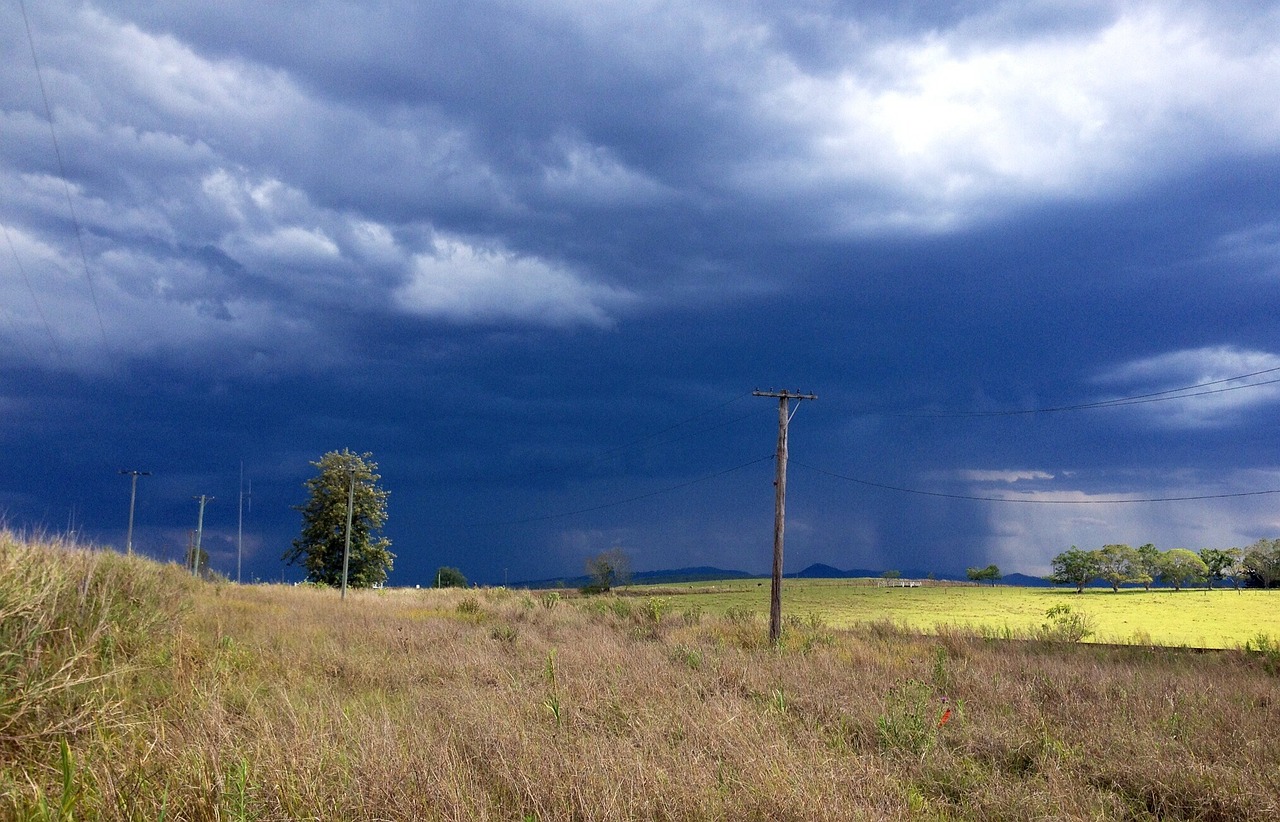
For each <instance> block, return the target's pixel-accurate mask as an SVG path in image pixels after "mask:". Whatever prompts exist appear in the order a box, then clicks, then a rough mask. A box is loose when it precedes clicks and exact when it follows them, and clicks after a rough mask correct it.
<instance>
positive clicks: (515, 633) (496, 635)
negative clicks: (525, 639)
mask: <svg viewBox="0 0 1280 822" xmlns="http://www.w3.org/2000/svg"><path fill="white" fill-rule="evenodd" d="M489 638H490V639H494V640H497V641H498V642H505V643H507V644H508V645H511V644H514V643H515V641H516V640H517V639H519V638H520V631H519V629H518V628H516V626H514V625H510V624H508V623H505V622H504V623H502V624H501V625H495V626H493V627H492V628H490V629H489Z"/></svg>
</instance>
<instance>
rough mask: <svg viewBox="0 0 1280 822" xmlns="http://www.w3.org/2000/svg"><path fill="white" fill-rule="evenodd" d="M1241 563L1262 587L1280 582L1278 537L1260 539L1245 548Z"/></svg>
mask: <svg viewBox="0 0 1280 822" xmlns="http://www.w3.org/2000/svg"><path fill="white" fill-rule="evenodd" d="M1241 564H1242V565H1243V566H1244V569H1245V570H1246V571H1248V572H1249V577H1250V578H1251V580H1253V581H1255V582H1257V584H1259V585H1261V586H1262V587H1263V588H1270V587H1272V586H1273V585H1275V584H1276V583H1277V582H1280V539H1265V538H1264V539H1260V540H1258V541H1257V542H1255V543H1254V544H1252V545H1250V546H1249V547H1248V548H1246V549H1245V554H1244V559H1243V560H1242V562H1241Z"/></svg>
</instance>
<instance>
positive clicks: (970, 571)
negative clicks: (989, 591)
mask: <svg viewBox="0 0 1280 822" xmlns="http://www.w3.org/2000/svg"><path fill="white" fill-rule="evenodd" d="M965 575H966V576H968V577H969V579H971V580H973V581H974V582H976V583H978V584H979V585H981V584H982V583H983V582H990V583H991V584H992V585H995V584H996V580H998V579H1000V577H1001V573H1000V566H998V565H988V566H987V567H986V568H967V569H965Z"/></svg>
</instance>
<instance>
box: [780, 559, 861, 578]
mask: <svg viewBox="0 0 1280 822" xmlns="http://www.w3.org/2000/svg"><path fill="white" fill-rule="evenodd" d="M783 576H785V577H787V578H788V579H860V578H862V577H878V576H880V573H879V572H878V571H867V570H864V569H861V568H854V569H852V570H849V571H841V570H840V569H839V568H833V567H832V566H830V565H824V564H822V563H821V562H815V563H814V564H813V565H810V566H809V567H808V568H805V569H804V570H803V571H797V572H796V573H794V574H783Z"/></svg>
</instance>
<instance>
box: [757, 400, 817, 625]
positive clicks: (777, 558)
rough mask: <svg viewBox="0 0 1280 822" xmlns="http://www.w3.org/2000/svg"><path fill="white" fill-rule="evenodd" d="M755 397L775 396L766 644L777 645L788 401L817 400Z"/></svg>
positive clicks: (779, 614) (785, 492)
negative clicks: (770, 580)
mask: <svg viewBox="0 0 1280 822" xmlns="http://www.w3.org/2000/svg"><path fill="white" fill-rule="evenodd" d="M751 394H752V396H755V397H777V398H778V456H777V459H776V462H777V474H776V478H775V479H774V481H773V485H774V489H775V492H774V503H773V585H772V587H771V588H770V592H769V643H770V644H771V645H777V644H778V640H779V639H781V638H782V536H783V532H784V530H785V529H786V517H787V424H788V423H789V422H791V416H790V415H789V414H788V413H787V401H788V400H816V399H817V398H818V395H817V394H801V393H800V392H799V391H752V392H751Z"/></svg>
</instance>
